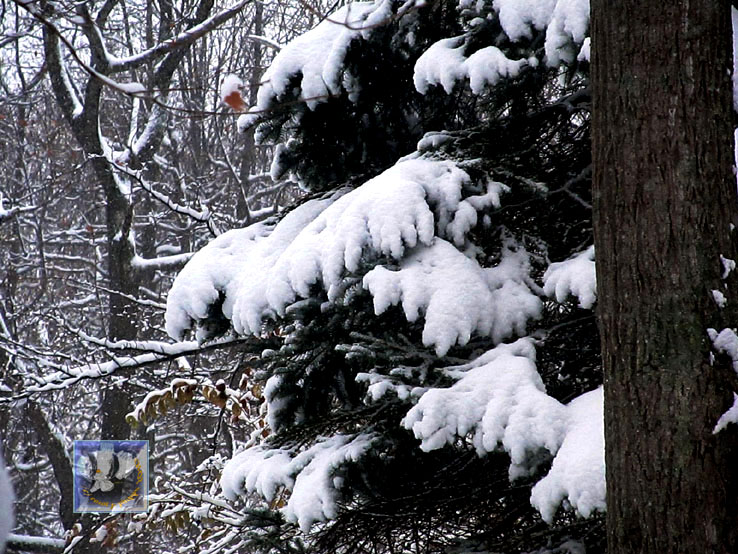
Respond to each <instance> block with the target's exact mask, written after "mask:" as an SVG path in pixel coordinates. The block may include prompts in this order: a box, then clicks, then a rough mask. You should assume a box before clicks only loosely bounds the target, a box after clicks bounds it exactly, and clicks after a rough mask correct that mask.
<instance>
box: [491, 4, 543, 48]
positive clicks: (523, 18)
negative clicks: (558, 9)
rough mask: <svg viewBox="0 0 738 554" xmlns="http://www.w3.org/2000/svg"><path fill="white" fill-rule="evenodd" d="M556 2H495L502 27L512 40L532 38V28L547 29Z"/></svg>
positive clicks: (494, 6)
mask: <svg viewBox="0 0 738 554" xmlns="http://www.w3.org/2000/svg"><path fill="white" fill-rule="evenodd" d="M555 4H556V0H494V3H493V4H492V6H493V8H494V9H495V10H497V13H498V16H499V19H500V25H502V29H503V30H504V31H505V34H506V35H507V36H508V37H510V40H512V41H517V40H520V39H521V38H529V37H531V36H532V32H531V27H533V28H535V29H538V30H541V29H544V28H546V26H547V25H548V23H549V21H550V20H551V16H552V14H553V11H554V6H555Z"/></svg>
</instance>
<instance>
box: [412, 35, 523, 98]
mask: <svg viewBox="0 0 738 554" xmlns="http://www.w3.org/2000/svg"><path fill="white" fill-rule="evenodd" d="M463 42H464V41H463V37H455V38H448V39H443V40H440V41H438V42H436V43H435V44H433V45H432V46H431V47H430V48H428V50H426V51H425V52H424V53H423V55H421V56H420V58H418V61H417V62H415V69H414V72H413V82H414V83H415V88H416V90H417V91H418V92H420V93H421V94H425V93H426V92H427V90H428V87H430V86H431V85H441V86H442V87H443V89H444V90H445V91H446V92H447V93H450V92H451V90H452V89H453V88H454V85H455V84H456V82H457V81H460V80H462V79H467V78H468V79H469V86H470V88H471V90H472V92H473V93H474V94H482V93H483V92H484V89H485V87H486V85H488V84H489V85H495V84H496V83H497V82H499V81H500V79H502V78H507V77H515V76H517V75H518V74H519V73H520V70H521V69H522V68H523V67H525V66H526V65H528V64H529V63H531V60H527V59H519V60H511V59H510V58H508V57H507V56H505V54H503V53H502V50H500V49H499V48H497V47H495V46H488V47H486V48H482V49H480V50H477V51H476V52H474V53H473V54H472V55H471V56H469V57H468V58H466V57H464V54H463V52H464V44H463ZM532 63H535V61H533V62H532Z"/></svg>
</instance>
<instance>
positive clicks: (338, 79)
mask: <svg viewBox="0 0 738 554" xmlns="http://www.w3.org/2000/svg"><path fill="white" fill-rule="evenodd" d="M391 13H392V11H391V1H390V0H377V1H376V2H353V3H349V4H346V5H345V6H343V7H341V8H340V9H338V10H337V11H336V12H335V13H333V14H331V16H330V17H329V18H326V19H324V20H323V21H322V22H321V23H320V24H319V25H318V26H317V27H315V28H314V29H312V30H310V31H308V32H307V33H305V34H303V35H301V36H299V37H297V38H296V39H294V40H293V41H292V42H290V43H289V44H288V45H286V46H284V47H282V48H281V50H280V51H279V53H278V54H277V55H276V56H275V57H274V60H273V61H272V63H271V65H270V66H269V69H267V70H266V72H265V73H264V76H263V77H262V83H261V86H260V87H259V91H258V93H257V99H256V104H255V105H254V106H252V107H251V109H250V110H249V111H250V113H247V114H244V115H242V116H241V117H240V118H239V120H238V128H239V130H243V129H246V128H248V127H251V126H252V125H253V124H254V123H256V122H257V120H258V117H259V113H262V112H264V111H266V110H268V109H270V108H271V106H272V104H273V103H274V102H275V101H278V100H279V99H280V98H281V97H282V96H284V95H285V94H286V93H287V92H288V87H289V85H290V82H291V81H292V78H293V77H295V76H299V77H300V85H299V90H298V91H297V95H298V97H299V98H301V99H303V100H305V102H306V103H307V105H308V107H309V108H310V109H314V108H315V107H316V106H317V105H318V104H319V103H320V102H323V101H325V100H326V99H327V98H329V97H331V96H334V95H336V94H338V93H340V92H341V90H343V89H345V90H347V91H348V92H349V93H351V92H352V89H351V85H350V82H351V81H350V79H348V78H346V77H344V76H343V72H344V69H345V68H344V66H343V61H344V58H345V56H346V52H347V50H348V46H349V44H350V43H351V41H352V40H354V39H355V38H359V37H361V36H362V33H366V32H369V31H370V30H371V29H372V28H373V27H374V25H375V24H376V23H377V22H378V21H382V20H387V19H388V18H389V17H390V16H391Z"/></svg>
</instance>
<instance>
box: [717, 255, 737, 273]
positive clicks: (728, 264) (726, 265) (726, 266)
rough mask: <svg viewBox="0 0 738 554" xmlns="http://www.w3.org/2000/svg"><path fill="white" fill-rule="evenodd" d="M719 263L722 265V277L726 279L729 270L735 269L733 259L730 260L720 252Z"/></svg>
mask: <svg viewBox="0 0 738 554" xmlns="http://www.w3.org/2000/svg"><path fill="white" fill-rule="evenodd" d="M720 263H721V264H722V266H723V274H722V278H723V279H727V278H728V275H730V272H731V271H733V270H734V269H735V260H731V259H730V258H726V257H724V256H723V255H722V254H721V255H720Z"/></svg>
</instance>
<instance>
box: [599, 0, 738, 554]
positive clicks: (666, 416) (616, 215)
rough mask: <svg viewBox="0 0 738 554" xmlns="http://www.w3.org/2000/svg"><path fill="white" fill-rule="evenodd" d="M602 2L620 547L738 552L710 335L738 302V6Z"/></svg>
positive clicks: (611, 524)
mask: <svg viewBox="0 0 738 554" xmlns="http://www.w3.org/2000/svg"><path fill="white" fill-rule="evenodd" d="M591 9H592V86H593V117H592V137H593V138H592V140H593V156H594V185H593V186H594V191H593V192H594V209H595V213H594V226H595V245H596V252H597V283H598V291H599V300H598V302H599V307H598V310H599V314H598V315H599V321H600V325H601V335H602V349H603V363H604V368H605V438H606V464H607V527H608V547H609V548H608V550H609V552H611V553H612V554H618V553H628V554H632V553H646V552H648V553H650V552H653V553H657V552H658V553H659V554H662V553H664V552H685V553H687V552H689V553H695V552H700V553H709V552H724V553H735V552H738V433H736V428H738V426H736V425H729V426H728V428H726V429H725V430H724V431H722V432H720V433H718V434H713V429H714V427H715V424H716V422H717V420H718V418H719V417H720V415H721V414H722V413H724V412H725V411H726V410H727V409H728V408H729V407H730V406H731V404H732V400H733V390H738V388H736V374H735V372H734V371H733V369H732V367H731V364H730V360H726V359H725V358H726V357H725V356H722V357H721V356H718V357H717V358H716V360H715V361H714V363H711V355H710V352H711V341H710V339H709V338H708V334H707V328H709V327H715V328H718V330H720V329H721V328H722V327H724V326H725V325H726V323H725V322H729V321H730V320H731V318H730V315H731V314H735V313H736V312H735V311H734V310H735V306H736V304H738V297H735V296H731V294H730V292H731V291H730V290H728V289H727V288H726V282H725V281H723V280H722V278H721V274H722V269H723V268H722V264H721V260H720V255H723V256H725V257H728V258H734V257H735V256H733V255H731V252H733V251H734V249H733V246H732V244H731V236H730V223H731V216H732V215H733V214H734V213H735V210H736V195H735V189H736V182H735V177H734V176H733V174H732V170H731V168H732V166H733V149H732V132H733V129H732V104H731V81H730V68H731V67H732V60H731V46H730V44H731V23H730V6H729V2H728V1H727V0H678V1H675V2H653V1H651V2H643V1H641V0H620V1H618V2H611V1H608V0H592V4H591ZM712 290H720V291H721V292H723V293H725V294H726V296H727V297H728V305H727V306H726V308H724V309H722V310H721V309H720V308H719V307H718V306H717V304H716V302H715V300H714V298H713V295H712ZM731 290H734V289H731ZM733 324H735V319H733Z"/></svg>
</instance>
